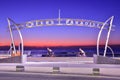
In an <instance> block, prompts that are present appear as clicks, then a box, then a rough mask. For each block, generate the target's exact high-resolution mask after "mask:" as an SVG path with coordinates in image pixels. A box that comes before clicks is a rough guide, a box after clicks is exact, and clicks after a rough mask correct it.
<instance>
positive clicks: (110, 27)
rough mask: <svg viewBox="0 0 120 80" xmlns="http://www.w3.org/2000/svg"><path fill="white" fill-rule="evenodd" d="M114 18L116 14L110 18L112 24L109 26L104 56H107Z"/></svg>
mask: <svg viewBox="0 0 120 80" xmlns="http://www.w3.org/2000/svg"><path fill="white" fill-rule="evenodd" d="M113 19H114V16H112V17H111V18H110V26H109V29H108V34H107V39H106V43H105V50H104V57H105V56H106V51H107V46H108V41H109V37H110V32H111V29H112V23H113Z"/></svg>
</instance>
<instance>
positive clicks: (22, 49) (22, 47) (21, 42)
mask: <svg viewBox="0 0 120 80" xmlns="http://www.w3.org/2000/svg"><path fill="white" fill-rule="evenodd" d="M7 20H8V26H9V30H10V35H11V40H12V43H13V47H14V51H15V52H16V49H15V43H14V38H13V33H12V29H11V25H10V22H12V23H13V24H14V25H15V27H16V29H17V31H18V33H19V36H20V44H21V56H23V52H24V46H23V45H24V44H23V37H22V34H21V32H20V29H19V28H18V25H17V24H16V23H15V22H14V21H13V20H11V19H10V18H7Z"/></svg>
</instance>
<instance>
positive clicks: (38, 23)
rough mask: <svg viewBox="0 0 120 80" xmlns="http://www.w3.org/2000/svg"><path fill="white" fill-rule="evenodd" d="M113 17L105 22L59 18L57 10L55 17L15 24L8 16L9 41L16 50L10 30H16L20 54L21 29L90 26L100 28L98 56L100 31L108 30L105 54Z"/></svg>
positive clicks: (21, 43) (98, 40)
mask: <svg viewBox="0 0 120 80" xmlns="http://www.w3.org/2000/svg"><path fill="white" fill-rule="evenodd" d="M113 19H114V16H112V17H110V18H109V19H107V20H106V21H105V22H98V21H93V20H85V19H70V18H60V12H59V17H58V18H57V19H40V20H33V21H28V22H25V23H21V24H16V23H15V22H14V21H13V20H11V19H10V18H8V19H7V20H8V26H9V30H10V35H11V42H12V44H13V51H14V52H16V49H15V43H14V38H13V33H12V31H13V30H17V31H18V33H19V36H20V45H21V48H20V49H21V54H22V55H23V52H24V44H23V38H22V34H21V32H20V30H21V29H24V28H33V27H42V26H86V27H90V28H99V29H100V31H99V34H98V38H97V55H98V56H99V42H100V37H101V33H102V31H103V30H104V29H106V30H108V34H107V38H106V43H105V49H104V56H106V51H107V48H108V41H109V36H110V32H111V30H113V29H112V27H114V25H112V23H113ZM108 22H109V23H108Z"/></svg>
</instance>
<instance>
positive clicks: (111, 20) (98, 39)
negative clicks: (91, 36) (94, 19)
mask: <svg viewBox="0 0 120 80" xmlns="http://www.w3.org/2000/svg"><path fill="white" fill-rule="evenodd" d="M113 19H114V16H112V17H110V18H109V19H107V20H106V21H105V22H104V24H103V25H102V27H101V29H100V31H99V34H98V38H97V55H98V56H99V44H100V37H101V33H102V31H103V29H104V27H105V25H106V24H107V22H108V21H110V26H109V29H108V34H107V39H106V43H105V49H104V55H103V56H104V57H105V56H106V51H107V46H108V41H109V36H110V32H111V29H112V23H113Z"/></svg>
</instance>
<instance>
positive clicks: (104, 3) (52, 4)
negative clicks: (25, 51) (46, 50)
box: [0, 0, 120, 46]
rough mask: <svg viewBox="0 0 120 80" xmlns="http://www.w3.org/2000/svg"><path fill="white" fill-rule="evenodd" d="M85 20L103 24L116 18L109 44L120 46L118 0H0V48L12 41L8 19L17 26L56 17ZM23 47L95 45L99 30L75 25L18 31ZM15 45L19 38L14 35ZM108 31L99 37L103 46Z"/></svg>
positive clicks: (119, 5)
mask: <svg viewBox="0 0 120 80" xmlns="http://www.w3.org/2000/svg"><path fill="white" fill-rule="evenodd" d="M59 9H60V10H61V18H72V19H87V20H95V21H100V22H105V21H106V20H107V19H108V18H109V17H111V16H115V18H114V21H113V24H114V25H115V31H112V32H111V36H110V40H109V44H117V45H118V44H120V35H119V34H120V0H0V46H4V45H9V44H10V42H11V39H10V34H9V31H8V23H7V17H9V18H11V19H12V20H14V21H15V22H16V23H23V22H27V21H30V20H39V19H53V18H55V19H56V18H58V10H59ZM21 32H22V35H23V38H24V45H25V46H80V45H96V42H97V35H98V32H99V29H97V28H87V27H84V26H83V27H77V26H71V27H68V26H51V27H34V28H30V29H22V30H21ZM13 34H14V40H15V42H16V44H19V41H20V40H19V37H18V33H17V32H16V31H14V32H13ZM106 34H107V30H104V32H103V34H102V37H101V44H104V43H105V39H106Z"/></svg>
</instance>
